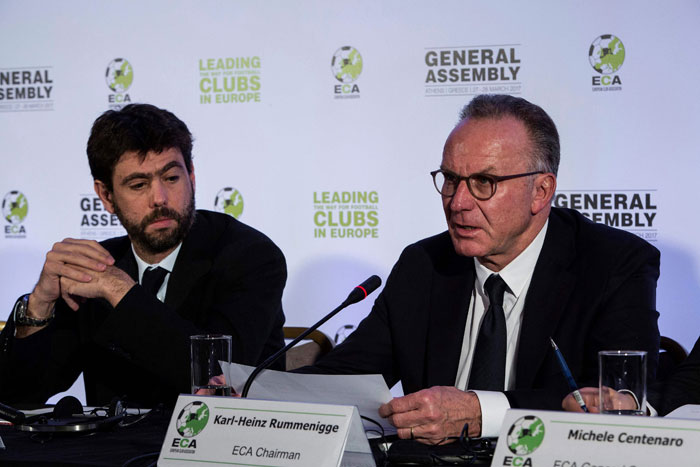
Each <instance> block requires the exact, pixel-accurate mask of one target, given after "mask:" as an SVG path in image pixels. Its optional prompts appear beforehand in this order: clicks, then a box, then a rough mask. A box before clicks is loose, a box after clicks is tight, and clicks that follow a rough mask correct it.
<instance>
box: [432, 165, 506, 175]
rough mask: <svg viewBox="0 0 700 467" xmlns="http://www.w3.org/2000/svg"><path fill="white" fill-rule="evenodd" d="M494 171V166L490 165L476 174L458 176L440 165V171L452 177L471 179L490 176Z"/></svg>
mask: <svg viewBox="0 0 700 467" xmlns="http://www.w3.org/2000/svg"><path fill="white" fill-rule="evenodd" d="M495 169H496V168H495V167H494V166H492V165H490V166H488V167H486V168H485V169H483V170H480V171H478V172H472V173H470V174H469V175H461V174H458V173H457V172H455V171H453V170H450V169H448V168H447V167H445V166H444V165H440V170H442V171H443V172H446V173H448V174H450V175H454V176H456V177H471V176H472V175H492V174H493V171H494V170H495Z"/></svg>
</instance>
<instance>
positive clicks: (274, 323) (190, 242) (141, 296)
mask: <svg viewBox="0 0 700 467" xmlns="http://www.w3.org/2000/svg"><path fill="white" fill-rule="evenodd" d="M103 246H104V247H105V248H106V249H107V250H109V251H110V253H111V254H112V256H113V257H114V258H115V260H116V263H115V264H116V266H117V267H119V268H121V269H123V270H124V271H126V272H127V273H128V274H129V275H130V276H131V277H132V278H133V279H134V280H137V274H138V269H137V265H136V260H135V259H134V255H133V253H132V249H131V243H130V241H129V239H128V237H119V238H113V239H110V240H107V241H105V242H103ZM286 278H287V271H286V264H285V261H284V256H283V255H282V252H281V251H280V250H279V249H278V248H277V247H276V246H275V244H274V243H272V241H270V239H268V238H267V237H266V236H264V235H263V234H261V233H260V232H258V231H256V230H254V229H253V228H251V227H248V226H246V225H245V224H242V223H241V222H239V221H237V220H235V219H233V218H232V217H230V216H226V215H223V214H219V213H214V212H209V211H197V217H196V221H195V223H194V225H193V227H192V229H191V231H190V232H189V233H188V235H187V237H186V238H185V240H184V241H183V244H182V248H181V250H180V253H179V255H178V257H177V260H176V262H175V266H174V268H173V271H172V274H171V276H170V279H169V282H168V289H167V294H166V297H165V302H164V303H162V302H160V301H159V300H158V299H157V298H156V297H155V296H154V295H151V294H149V293H148V292H146V291H145V290H144V289H143V288H142V287H141V286H140V285H136V286H134V287H133V288H132V289H131V290H130V291H129V292H128V293H127V294H126V295H125V296H124V298H123V299H122V300H121V301H120V302H119V303H118V304H117V306H116V307H115V308H112V306H111V305H109V303H107V301H105V300H102V299H99V300H88V301H87V302H86V303H84V304H83V305H82V306H81V307H80V309H79V310H78V312H73V311H72V310H70V309H69V308H68V307H67V305H66V304H65V303H64V302H62V301H60V300H59V302H57V309H56V317H55V319H54V320H53V321H52V323H51V324H50V325H49V326H47V327H46V328H45V329H43V330H41V331H39V332H37V333H35V334H33V335H31V336H29V337H27V338H24V339H15V338H14V337H13V335H14V325H13V321H12V319H9V320H8V325H7V327H6V328H5V330H4V331H3V333H2V334H1V335H0V401H3V402H6V403H7V402H43V401H45V400H46V399H47V398H48V397H50V396H51V395H53V394H55V393H57V392H60V391H65V390H66V389H68V388H69V387H70V385H71V384H72V383H73V382H74V381H75V379H76V377H77V376H78V375H79V373H80V372H81V371H83V372H84V379H85V388H86V396H87V402H88V404H89V405H103V404H106V403H109V402H110V400H111V399H112V397H114V396H124V395H126V396H127V397H128V398H129V401H130V402H137V403H139V404H143V405H146V406H153V405H154V404H157V403H159V402H165V403H174V401H175V399H176V397H177V395H178V394H179V393H181V392H184V393H188V392H190V345H189V336H191V335H194V334H204V333H220V334H230V335H231V336H232V337H233V339H232V340H233V343H232V346H233V348H232V358H233V360H234V361H236V362H240V363H245V364H248V365H255V364H257V363H259V362H261V361H262V360H264V359H265V358H266V357H268V356H269V355H271V354H272V353H273V352H274V351H276V350H278V349H280V348H281V347H282V346H283V344H284V337H283V332H282V326H283V324H284V314H283V312H282V304H281V299H282V290H283V288H284V284H285V282H286Z"/></svg>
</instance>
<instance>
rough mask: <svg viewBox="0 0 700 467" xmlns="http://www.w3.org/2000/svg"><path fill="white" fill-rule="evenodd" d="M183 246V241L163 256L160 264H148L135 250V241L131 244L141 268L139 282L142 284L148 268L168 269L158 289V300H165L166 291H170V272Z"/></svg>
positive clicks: (137, 263)
mask: <svg viewBox="0 0 700 467" xmlns="http://www.w3.org/2000/svg"><path fill="white" fill-rule="evenodd" d="M181 247H182V242H180V244H179V245H178V246H177V248H175V249H174V250H173V251H172V253H170V254H169V255H168V256H166V257H165V258H163V261H161V262H160V263H158V264H148V263H147V262H145V261H144V260H142V259H141V258H140V257H139V255H138V254H136V250H134V245H133V243H132V244H131V251H133V252H134V258H136V265H137V266H138V268H139V284H141V281H142V280H143V273H144V272H145V271H146V269H148V268H157V267H159V266H160V267H161V268H163V269H165V270H166V271H168V273H167V274H166V275H165V279H163V284H162V285H161V286H160V289H158V293H157V294H156V297H158V300H160V301H161V302H162V301H165V293H166V292H167V291H168V281H169V280H170V273H171V272H173V268H174V267H175V260H176V259H177V255H178V254H179V253H180V248H181Z"/></svg>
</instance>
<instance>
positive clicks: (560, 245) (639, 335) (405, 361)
mask: <svg viewBox="0 0 700 467" xmlns="http://www.w3.org/2000/svg"><path fill="white" fill-rule="evenodd" d="M461 117H462V118H461V121H460V122H459V123H458V125H457V126H456V128H455V129H454V130H453V131H452V133H451V134H450V136H449V137H448V139H447V142H446V143H445V147H444V151H443V158H442V164H441V166H440V169H439V170H437V171H435V172H433V177H434V180H435V185H436V188H437V190H438V192H439V193H440V194H441V195H442V203H443V208H444V211H445V216H446V219H447V226H448V231H447V232H446V233H442V234H440V235H437V236H434V237H431V238H427V239H425V240H422V241H420V242H418V243H416V244H413V245H411V246H409V247H408V248H406V249H405V250H404V252H403V253H402V255H401V257H400V258H399V261H398V262H397V263H396V265H395V266H394V268H393V270H392V272H391V275H390V276H389V279H388V280H387V283H386V286H385V288H384V290H383V291H382V293H381V295H380V296H379V298H378V299H377V301H376V302H375V305H374V308H373V309H372V311H371V313H370V314H369V316H368V317H367V318H365V319H364V320H363V321H362V323H361V324H360V325H359V326H358V329H357V330H356V331H355V332H354V333H353V334H352V335H351V336H350V337H348V339H347V340H346V341H345V342H344V343H343V344H341V345H340V346H338V347H336V349H334V351H332V352H331V353H330V354H328V355H327V356H326V357H325V358H324V359H322V360H320V361H319V362H318V363H317V364H316V365H315V367H313V368H309V369H305V370H303V371H307V372H329V373H381V374H382V375H384V378H385V379H386V381H387V383H388V384H389V385H393V384H395V383H396V382H397V381H399V380H400V381H401V382H402V384H403V389H404V392H405V393H406V394H407V395H406V396H404V397H401V398H396V399H394V400H392V401H391V402H389V403H387V404H384V405H383V406H382V407H380V409H379V413H380V415H381V416H383V417H388V418H389V420H390V421H391V422H392V423H393V424H394V425H395V426H396V427H397V428H398V434H399V436H400V437H402V438H417V439H419V440H422V441H424V442H428V443H435V442H441V441H442V440H443V439H445V438H446V437H449V436H457V435H459V433H460V431H461V430H462V428H463V426H464V425H465V423H468V425H469V434H470V435H471V436H476V435H480V434H481V435H483V436H495V435H496V434H497V432H498V430H499V428H500V423H501V420H502V417H503V414H504V413H505V410H506V409H507V408H508V407H528V408H542V409H548V408H549V409H554V408H558V407H559V404H560V401H561V399H562V398H563V397H564V395H565V394H566V393H567V392H568V388H567V385H566V380H565V379H564V376H563V375H562V373H561V370H560V369H559V366H558V365H557V362H556V359H555V356H554V355H553V354H552V351H551V347H550V343H549V337H550V336H552V337H553V338H554V339H555V341H556V342H557V344H558V345H559V348H560V349H561V351H562V352H563V354H564V356H565V357H566V359H567V360H568V361H569V364H570V367H571V370H572V372H573V374H574V377H575V378H576V379H577V380H579V381H591V382H594V381H595V380H596V375H597V370H596V369H597V352H598V351H599V350H602V349H621V348H633V349H642V350H647V351H648V352H649V355H650V358H649V360H650V368H649V370H650V374H651V375H653V374H654V373H655V367H656V361H657V352H658V341H659V334H658V328H657V317H658V313H657V312H656V310H655V291H656V280H657V278H658V275H659V253H658V251H657V250H656V249H655V248H653V247H652V246H650V245H649V244H648V243H646V242H644V241H643V240H641V239H639V238H638V237H636V236H635V235H632V234H629V233H626V232H623V231H619V230H615V229H612V228H609V227H606V226H603V225H598V224H594V223H592V222H590V221H589V220H587V219H586V218H584V217H583V216H582V215H580V214H578V213H577V212H575V211H572V210H564V209H555V208H552V207H551V205H550V202H551V199H552V196H553V195H554V192H555V189H556V173H557V168H558V163H559V137H558V134H557V130H556V127H555V125H554V123H553V122H552V120H551V119H550V118H549V116H548V115H547V114H546V113H545V112H544V111H543V110H542V109H541V108H539V107H537V106H535V105H533V104H531V103H529V102H527V101H526V100H524V99H520V98H515V97H512V96H498V95H490V96H478V97H476V98H475V99H474V100H473V101H472V102H471V103H470V104H469V105H468V106H466V107H465V109H464V110H463V112H462V116H461Z"/></svg>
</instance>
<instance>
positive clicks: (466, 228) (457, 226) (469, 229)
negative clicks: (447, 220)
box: [451, 221, 479, 235]
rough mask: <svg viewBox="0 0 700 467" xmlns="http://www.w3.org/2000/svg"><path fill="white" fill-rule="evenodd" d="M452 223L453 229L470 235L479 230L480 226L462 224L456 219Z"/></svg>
mask: <svg viewBox="0 0 700 467" xmlns="http://www.w3.org/2000/svg"><path fill="white" fill-rule="evenodd" d="M451 224H452V230H453V231H455V232H456V233H457V234H459V235H469V234H472V233H474V232H476V231H478V230H479V228H478V227H474V226H473V225H468V224H461V223H459V222H455V221H452V222H451Z"/></svg>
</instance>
